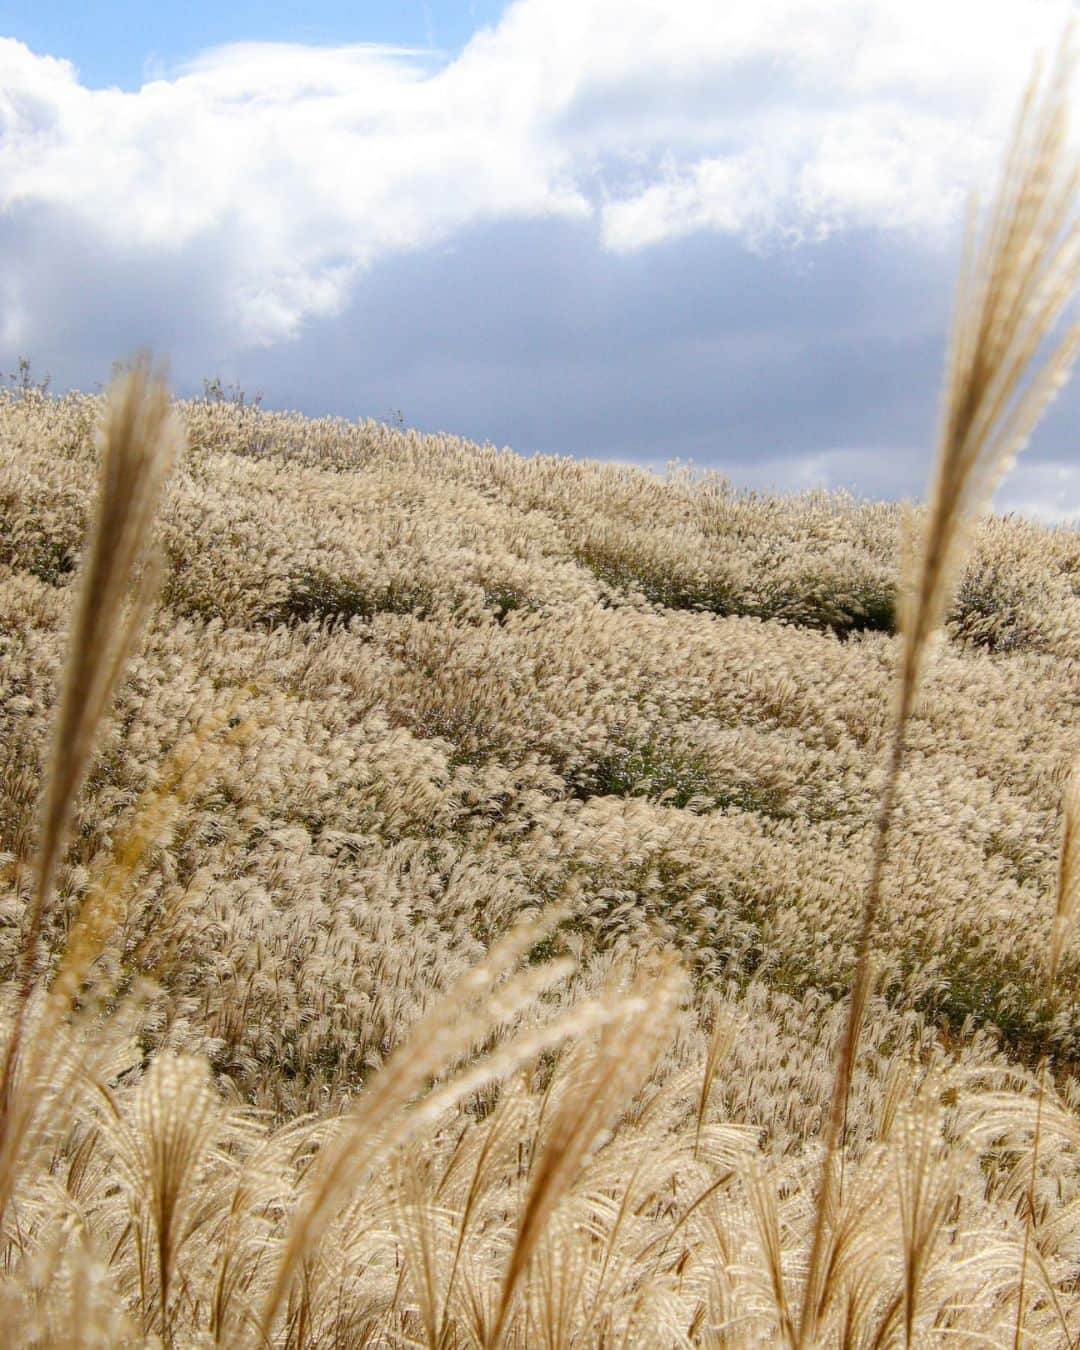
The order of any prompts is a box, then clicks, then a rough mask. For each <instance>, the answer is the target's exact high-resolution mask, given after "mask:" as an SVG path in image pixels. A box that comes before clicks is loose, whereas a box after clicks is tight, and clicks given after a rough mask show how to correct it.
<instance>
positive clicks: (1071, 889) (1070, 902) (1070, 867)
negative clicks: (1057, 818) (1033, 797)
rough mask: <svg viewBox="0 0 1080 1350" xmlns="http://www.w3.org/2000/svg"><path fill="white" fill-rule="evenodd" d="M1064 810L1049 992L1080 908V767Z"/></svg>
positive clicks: (1071, 778)
mask: <svg viewBox="0 0 1080 1350" xmlns="http://www.w3.org/2000/svg"><path fill="white" fill-rule="evenodd" d="M1063 806H1064V810H1063V812H1062V825H1061V851H1060V853H1059V855H1058V885H1057V908H1056V910H1055V913H1054V927H1053V932H1052V934H1051V937H1050V954H1049V958H1048V960H1047V968H1046V982H1047V985H1048V987H1049V989H1050V990H1053V988H1054V986H1055V985H1056V984H1057V977H1058V971H1059V970H1060V968H1061V958H1062V956H1063V955H1064V954H1065V949H1066V947H1067V946H1068V944H1069V939H1070V937H1071V936H1072V931H1073V926H1074V925H1075V923H1076V915H1077V910H1078V908H1080V906H1078V904H1077V902H1078V900H1080V764H1077V765H1074V766H1073V770H1072V772H1071V773H1070V775H1069V781H1068V783H1067V784H1066V787H1065V797H1064V802H1063Z"/></svg>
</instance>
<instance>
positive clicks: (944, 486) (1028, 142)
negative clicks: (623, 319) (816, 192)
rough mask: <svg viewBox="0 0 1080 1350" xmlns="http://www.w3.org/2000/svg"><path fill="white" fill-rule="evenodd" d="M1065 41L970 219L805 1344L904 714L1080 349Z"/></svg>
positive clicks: (802, 1331) (812, 1320)
mask: <svg viewBox="0 0 1080 1350" xmlns="http://www.w3.org/2000/svg"><path fill="white" fill-rule="evenodd" d="M1068 37H1069V35H1068V34H1066V37H1065V39H1063V41H1062V44H1061V48H1060V52H1059V56H1058V61H1057V65H1056V67H1055V70H1054V72H1053V74H1052V76H1051V79H1050V81H1049V85H1048V87H1047V88H1046V90H1045V91H1044V92H1043V95H1042V98H1041V102H1040V100H1039V97H1038V95H1039V88H1040V83H1041V80H1040V70H1039V69H1038V67H1037V68H1036V71H1035V74H1034V75H1033V77H1032V80H1031V83H1030V85H1029V87H1028V90H1027V93H1026V95H1025V98H1024V101H1023V104H1022V106H1021V110H1020V116H1019V118H1018V120H1017V128H1016V133H1015V137H1014V140H1013V143H1012V146H1011V149H1010V152H1009V154H1008V156H1007V158H1006V162H1005V167H1004V171H1003V174H1002V179H1001V186H1000V188H999V191H998V195H997V199H996V201H995V202H994V205H993V208H992V210H991V212H990V219H989V223H988V225H987V228H986V232H985V236H984V238H983V241H982V246H981V248H979V249H976V248H975V246H974V228H973V227H971V228H969V234H968V246H967V251H966V258H965V266H964V270H963V273H962V276H961V282H960V286H959V290H958V295H957V302H956V303H957V308H956V316H955V320H954V328H953V337H952V344H951V348H950V354H949V360H948V368H947V378H946V383H945V395H944V408H943V414H942V424H941V433H940V441H939V446H938V455H937V460H936V468H935V473H934V481H933V487H932V492H931V498H930V505H929V510H928V519H927V523H926V526H925V530H924V532H923V535H922V539H921V544H920V547H919V549H918V550H917V553H916V556H915V566H914V571H913V575H912V576H911V577H910V578H909V580H908V582H907V584H906V585H905V587H904V589H903V593H902V605H901V615H900V618H901V653H900V662H899V670H898V679H897V697H896V707H895V712H894V720H893V729H892V736H891V742H890V749H889V753H888V759H887V764H886V771H885V785H884V788H883V790H882V796H881V801H880V804H879V808H878V815H877V823H876V829H875V841H874V846H873V855H872V860H871V867H870V876H869V880H868V883H867V889H866V895H865V899H864V904H863V913H862V919H861V922H860V928H859V935H858V940H857V947H856V964H855V973H854V977H853V981H852V990H851V999H850V1006H849V1012H848V1021H847V1025H846V1027H845V1030H844V1033H843V1037H842V1039H841V1043H840V1049H839V1054H838V1060H837V1070H836V1079H835V1085H834V1092H833V1101H832V1108H831V1112H830V1118H829V1123H828V1129H827V1138H826V1155H825V1162H824V1165H823V1170H822V1179H821V1185H820V1188H819V1196H818V1201H817V1212H816V1216H815V1224H814V1235H813V1239H812V1243H811V1252H810V1263H809V1271H808V1278H807V1284H806V1293H805V1298H804V1303H803V1310H802V1316H801V1319H800V1328H799V1342H800V1344H806V1343H808V1342H810V1341H812V1340H813V1339H814V1337H815V1335H816V1328H817V1309H818V1308H819V1307H820V1305H821V1302H822V1296H823V1292H824V1291H823V1290H822V1288H821V1281H822V1278H823V1274H824V1271H825V1270H826V1269H827V1268H828V1265H829V1262H828V1259H827V1255H826V1247H827V1245H828V1231H827V1230H828V1225H829V1219H828V1216H829V1214H830V1212H831V1210H832V1208H833V1199H832V1192H833V1189H834V1187H835V1186H836V1184H837V1161H838V1156H837V1155H838V1152H839V1151H840V1149H841V1148H842V1146H843V1138H844V1133H845V1122H846V1114H847V1106H848V1099H849V1095H850V1090H851V1075H852V1070H853V1066H854V1062H855V1056H856V1053H857V1048H858V1042H859V1036H860V1032H861V1029H862V1023H863V1018H864V1015H865V1011H866V1004H867V1001H868V999H869V996H870V992H871V989H872V987H873V941H874V931H875V925H876V921H877V916H878V910H879V908H880V904H881V895H882V882H883V877H884V871H885V863H886V858H887V854H888V847H889V836H890V832H891V828H892V820H893V814H894V810H895V804H896V795H897V791H898V786H899V779H900V773H901V770H902V767H903V763H904V756H905V750H906V736H907V723H908V719H909V717H910V715H911V712H912V710H913V708H914V704H915V698H916V695H917V693H918V689H919V685H920V681H921V675H922V671H923V667H924V664H925V660H926V655H927V650H928V645H929V642H930V639H931V638H932V637H933V635H934V633H935V632H936V631H937V629H938V628H939V627H940V626H941V623H942V621H943V619H944V616H945V612H946V609H947V607H948V604H949V600H950V597H951V595H952V593H953V589H954V587H955V583H956V578H957V574H958V570H959V567H960V565H961V563H962V560H963V556H964V546H965V541H966V538H967V534H968V530H969V525H970V522H971V519H972V518H973V516H974V515H975V514H976V513H977V512H978V511H979V510H981V509H982V508H983V507H985V505H986V504H987V503H988V501H989V497H990V494H991V492H992V490H993V488H994V486H995V484H996V483H997V481H998V479H999V477H1000V475H1001V474H1002V473H1003V472H1004V471H1005V469H1006V468H1007V466H1008V464H1009V462H1010V460H1011V459H1012V457H1013V456H1015V454H1016V453H1017V452H1018V451H1019V450H1020V449H1021V448H1022V447H1023V445H1024V444H1025V443H1026V440H1027V438H1028V436H1029V435H1030V433H1031V431H1032V430H1033V428H1034V426H1035V424H1036V422H1037V421H1038V420H1039V417H1040V416H1041V415H1042V413H1043V411H1044V410H1045V408H1046V407H1047V405H1048V404H1049V402H1050V401H1051V399H1052V398H1053V397H1054V395H1055V394H1056V393H1057V392H1058V390H1059V389H1060V388H1061V386H1062V385H1063V384H1064V383H1065V381H1066V379H1067V378H1068V375H1069V372H1070V370H1071V368H1072V365H1073V362H1074V360H1075V358H1076V355H1077V351H1078V350H1080V320H1074V321H1073V323H1072V324H1071V325H1070V327H1069V328H1068V329H1067V330H1066V332H1065V333H1064V335H1063V336H1061V337H1060V339H1059V341H1058V344H1057V346H1056V347H1055V348H1054V349H1053V351H1052V352H1051V353H1050V355H1049V356H1048V357H1047V358H1046V360H1045V361H1044V363H1043V365H1042V366H1041V368H1038V369H1036V370H1035V371H1034V373H1032V369H1031V368H1032V365H1033V363H1034V361H1035V358H1036V356H1037V354H1038V352H1039V350H1040V348H1041V347H1042V346H1043V344H1044V342H1045V341H1046V339H1047V338H1048V337H1049V335H1050V333H1051V331H1052V330H1053V328H1054V325H1055V324H1056V322H1057V320H1058V318H1059V316H1060V314H1061V312H1062V310H1063V309H1064V308H1065V306H1066V304H1067V303H1068V301H1069V300H1070V299H1071V298H1072V296H1073V294H1074V291H1075V287H1076V281H1077V275H1078V268H1080V224H1078V223H1077V221H1076V220H1075V218H1074V216H1075V207H1076V190H1077V185H1078V183H1080V167H1078V165H1077V164H1076V162H1075V161H1073V160H1071V159H1069V158H1067V156H1066V152H1065V140H1066V133H1067V129H1068V101H1067V93H1068V86H1069V81H1070V77H1071V72H1072V58H1071V54H1070V52H1069V50H1068ZM972 219H974V216H973V217H972ZM1025 381H1026V383H1025Z"/></svg>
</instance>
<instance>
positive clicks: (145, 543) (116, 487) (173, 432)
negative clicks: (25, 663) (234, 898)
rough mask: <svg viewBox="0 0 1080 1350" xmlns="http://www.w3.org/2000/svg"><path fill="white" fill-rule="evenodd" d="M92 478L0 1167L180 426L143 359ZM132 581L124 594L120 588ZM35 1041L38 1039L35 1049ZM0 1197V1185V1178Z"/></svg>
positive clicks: (18, 997) (125, 382)
mask: <svg viewBox="0 0 1080 1350" xmlns="http://www.w3.org/2000/svg"><path fill="white" fill-rule="evenodd" d="M98 442H99V447H100V451H101V476H100V488H99V492H98V498H97V503H96V508H95V515H94V521H93V524H92V526H91V529H90V535H89V542H88V544H87V548H86V554H85V559H86V560H85V563H84V566H83V571H82V577H81V580H80V583H79V590H78V595H77V599H76V602H75V611H74V615H73V618H72V622H71V630H70V637H69V640H68V656H67V660H66V662H65V665H64V685H63V689H62V691H61V695H60V703H59V709H58V712H57V716H56V721H55V732H54V741H53V750H52V757H51V762H50V765H49V770H48V773H47V776H46V779H45V788H44V792H43V798H42V807H41V832H40V843H39V847H38V851H37V858H36V863H35V869H34V878H33V890H32V893H31V900H30V906H29V910H28V913H27V919H26V928H25V932H24V935H23V939H22V944H21V948H20V954H19V960H18V974H17V980H16V991H15V1008H14V1014H13V1019H12V1029H11V1032H10V1033H9V1036H8V1042H7V1046H6V1048H5V1051H4V1059H3V1068H2V1071H0V1174H2V1176H3V1177H4V1178H7V1177H10V1175H11V1172H12V1169H13V1164H14V1158H15V1155H16V1154H17V1152H18V1148H19V1143H20V1139H21V1137H22V1135H23V1134H24V1132H25V1130H26V1128H27V1127H28V1125H29V1119H28V1118H27V1117H26V1114H25V1112H20V1111H17V1110H16V1109H15V1103H14V1094H15V1078H16V1075H17V1072H18V1067H19V1061H20V1056H21V1054H22V1052H23V1050H24V1039H25V1035H26V1028H27V1017H28V1010H29V1007H30V1001H31V995H32V993H33V990H34V985H35V981H36V979H37V975H38V967H39V963H40V956H41V953H40V948H41V937H42V931H43V926H44V922H45V918H46V915H47V913H48V910H49V907H50V905H51V903H52V896H53V891H54V888H55V882H56V874H57V871H58V869H59V866H60V861H61V859H62V857H63V852H64V848H65V847H66V844H67V839H68V834H69V830H70V823H71V817H72V813H73V811H74V806H75V800H76V798H77V796H78V793H79V790H80V788H81V786H82V783H83V780H84V778H85V776H86V772H87V769H88V767H89V764H90V760H91V757H92V755H93V751H94V748H95V745H96V743H97V739H98V734H99V732H100V729H101V724H102V721H103V718H104V716H105V713H106V711H107V709H108V706H109V704H110V702H111V700H112V696H113V694H114V692H115V690H116V688H117V685H118V684H119V681H120V677H121V675H122V674H123V671H124V668H125V665H126V663H127V659H128V657H129V656H130V654H131V652H132V650H133V648H134V646H135V643H136V641H137V639H138V637H139V634H140V633H141V631H142V628H143V625H144V623H145V621H146V618H147V616H148V614H149V612H150V607H151V605H152V603H153V599H154V595H155V593H156V589H157V582H158V568H157V566H156V565H155V563H154V560H153V559H152V558H151V557H150V551H149V546H150V540H151V533H152V529H153V523H154V519H155V516H156V513H157V508H158V503H159V501H160V497H161V492H162V488H163V485H164V483H165V479H166V477H167V475H168V473H169V470H170V468H171V466H172V464H173V462H174V460H175V458H176V456H177V454H178V453H179V450H180V447H181V445H182V442H183V432H182V430H181V427H180V423H179V420H178V418H177V417H176V414H175V413H174V412H173V411H172V409H171V407H170V404H169V395H168V391H167V389H166V388H165V385H164V384H163V382H162V381H161V380H160V379H158V378H157V377H155V376H154V375H153V374H152V373H151V371H150V367H149V364H148V362H146V361H145V360H142V361H140V362H138V363H136V365H135V366H134V367H133V368H132V369H131V370H129V371H128V372H127V373H125V374H124V375H122V376H120V377H119V378H118V379H117V380H116V382H115V383H114V384H113V386H112V388H111V389H110V391H109V394H108V397H107V400H106V406H105V412H104V416H103V419H102V423H101V426H100V427H99V430H98ZM133 583H134V584H135V593H134V597H133V598H131V599H129V597H130V596H131V588H132V584H133ZM39 1053H40V1051H39ZM0 1187H2V1189H0V1200H3V1199H6V1197H7V1195H8V1194H9V1191H10V1187H8V1186H7V1184H6V1181H0Z"/></svg>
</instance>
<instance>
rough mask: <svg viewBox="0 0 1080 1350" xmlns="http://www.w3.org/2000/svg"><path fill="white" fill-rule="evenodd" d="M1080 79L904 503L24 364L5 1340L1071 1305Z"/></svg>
mask: <svg viewBox="0 0 1080 1350" xmlns="http://www.w3.org/2000/svg"><path fill="white" fill-rule="evenodd" d="M1066 77H1067V71H1066V67H1065V65H1064V64H1062V65H1060V66H1059V68H1058V69H1057V71H1056V73H1055V74H1054V76H1053V77H1052V79H1051V81H1050V84H1049V87H1048V90H1047V91H1046V92H1045V93H1044V94H1042V95H1041V98H1040V95H1039V92H1038V86H1037V85H1034V86H1033V92H1032V94H1031V95H1030V96H1029V100H1028V102H1027V104H1026V105H1025V110H1024V113H1023V116H1022V117H1021V120H1020V123H1019V131H1018V133H1017V137H1016V141H1015V144H1014V146H1013V148H1012V150H1011V152H1010V156H1009V158H1008V160H1007V163H1006V167H1005V171H1004V176H1003V180H1002V187H1001V190H1000V192H999V195H998V197H997V199H996V201H995V204H994V206H993V208H992V209H991V211H990V214H989V217H988V224H987V226H986V228H985V231H984V234H983V236H982V240H983V242H982V244H981V245H980V246H979V247H978V248H976V247H975V244H974V238H975V236H974V234H973V236H972V247H971V250H970V253H969V262H968V266H967V269H966V271H965V274H964V277H963V279H962V283H961V288H960V292H959V296H958V301H957V317H956V325H955V332H954V338H953V343H952V347H951V354H950V360H949V368H948V372H947V379H946V387H945V395H944V408H943V417H942V429H941V435H940V443H939V452H938V461H937V470H936V477H935V481H934V486H933V490H932V493H931V497H930V500H929V502H928V504H927V506H926V507H925V508H924V509H922V510H921V511H920V512H918V513H917V514H916V517H915V519H914V522H913V526H912V527H909V525H908V524H905V521H904V518H903V516H902V513H901V512H900V511H899V509H897V508H893V507H889V506H880V505H868V504H861V503H857V502H855V501H852V500H851V499H849V498H846V497H841V496H836V497H833V496H828V495H825V494H809V495H805V496H802V497H797V498H768V497H763V496H760V495H756V494H740V493H737V492H734V491H733V490H732V489H731V488H730V486H729V485H727V484H725V483H724V482H723V481H722V480H720V479H718V478H716V477H714V476H705V477H704V478H699V477H694V476H692V475H689V474H686V473H677V474H672V475H669V476H668V477H667V478H666V479H660V478H657V477H656V476H654V475H649V474H646V473H642V472H638V471H635V470H630V469H624V468H612V467H605V466H600V465H595V464H582V463H577V462H574V461H570V460H558V459H550V458H548V459H542V458H538V459H534V460H529V461H524V460H521V459H519V458H517V457H516V456H513V455H511V454H509V453H501V452H496V451H494V450H493V449H491V448H490V447H477V446H472V445H469V444H467V443H464V442H461V441H457V440H453V439H452V438H448V437H422V436H419V435H417V434H416V433H413V432H405V431H403V430H400V429H389V428H385V427H376V426H374V425H373V424H364V425H358V426H351V425H344V424H341V423H331V422H310V421H305V420H303V419H301V418H298V417H287V416H282V415H280V414H271V413H264V412H262V411H261V410H260V409H259V408H258V407H257V406H250V405H245V404H242V403H241V402H236V401H233V402H230V401H227V400H226V401H222V400H220V399H210V398H208V399H206V400H202V401H199V402H197V403H193V404H188V405H178V406H175V407H174V406H171V405H170V403H169V401H168V399H167V396H166V394H165V390H164V387H163V385H162V384H161V382H160V380H159V379H157V378H156V377H154V376H153V375H152V374H151V372H150V370H149V368H148V367H147V365H146V364H145V363H143V364H138V365H136V366H135V367H134V368H133V369H132V370H131V371H129V372H128V373H127V374H126V375H125V376H123V377H122V378H121V379H120V381H119V382H118V383H117V384H116V385H114V387H113V388H112V389H111V390H110V392H109V394H108V395H107V396H106V398H105V399H104V400H97V399H89V398H83V397H81V396H69V397H67V398H63V399H50V398H48V397H46V396H45V395H44V393H43V392H41V391H36V390H29V391H17V392H9V393H3V392H0V433H2V434H0V505H2V507H3V512H2V516H0V979H2V987H3V997H4V1003H3V1013H4V1023H3V1029H2V1036H3V1040H2V1047H3V1059H2V1061H0V1062H2V1064H3V1073H2V1079H0V1082H2V1092H0V1325H2V1326H3V1327H4V1335H5V1338H6V1341H7V1343H10V1344H19V1345H40V1346H72V1347H75V1346H90V1345H117V1346H122V1345H132V1346H134V1345H143V1344H151V1345H163V1346H188V1345H218V1346H229V1347H240V1346H252V1347H265V1346H278V1347H290V1350H291V1348H292V1347H297V1348H299V1347H314V1346H340V1347H351V1346H372V1347H375V1346H378V1347H390V1346H424V1347H428V1350H465V1348H466V1347H468V1348H469V1350H524V1348H525V1347H529V1348H530V1350H531V1347H534V1346H542V1347H551V1348H552V1350H553V1348H554V1347H557V1346H558V1347H563V1346H566V1347H569V1346H574V1347H594V1348H595V1350H600V1348H601V1347H605V1348H607V1347H612V1346H626V1347H638V1346H640V1347H653V1346H673V1347H674V1346H687V1345H702V1346H715V1347H721V1346H744V1345H747V1346H748V1345H763V1344H780V1345H789V1346H797V1345H811V1344H815V1345H824V1346H860V1347H871V1346H882V1347H884V1346H900V1345H904V1346H913V1345H946V1344H950V1345H987V1344H990V1345H1012V1346H1014V1347H1021V1346H1035V1345H1040V1346H1042V1345H1054V1346H1058V1345H1060V1346H1066V1347H1074V1346H1076V1345H1077V1344H1078V1343H1080V1117H1078V1114H1077V1112H1078V1109H1080V1081H1078V1076H1077V1067H1078V1065H1080V1012H1078V1000H1077V997H1076V995H1077V992H1078V988H1080V979H1078V976H1080V958H1078V953H1077V951H1076V946H1075V941H1074V936H1075V921H1076V915H1077V896H1078V894H1080V865H1078V860H1077V854H1078V849H1080V843H1078V841H1080V823H1078V819H1080V817H1078V812H1080V807H1078V802H1080V789H1078V786H1077V784H1078V781H1080V780H1078V778H1077V772H1076V769H1075V767H1074V766H1075V764H1076V763H1077V762H1078V756H1080V729H1078V727H1077V725H1076V718H1075V712H1076V674H1077V670H1078V661H1080V599H1078V595H1080V580H1078V578H1080V543H1078V540H1077V536H1076V534H1075V533H1074V532H1070V531H1047V530H1043V529H1039V528H1037V527H1035V526H1032V525H1026V524H1023V523H1019V522H1009V521H1001V520H988V521H982V520H979V519H977V517H978V514H979V511H980V509H981V508H982V506H983V505H985V502H986V500H987V499H988V493H989V491H990V489H991V487H992V484H993V482H994V480H995V477H996V475H997V474H998V473H999V472H1000V470H1001V469H1002V467H1003V466H1004V463H1005V461H1006V460H1007V459H1008V457H1009V456H1010V455H1011V454H1012V453H1014V452H1015V450H1016V449H1017V448H1018V447H1019V444H1020V442H1021V441H1022V440H1023V438H1024V437H1025V436H1026V435H1027V434H1028V433H1029V431H1030V430H1031V428H1032V426H1033V425H1034V422H1035V420H1036V418H1037V416H1038V413H1039V412H1040V411H1041V408H1042V407H1043V405H1044V404H1045V402H1046V399H1047V398H1048V397H1049V395H1050V394H1051V393H1052V392H1053V390H1054V389H1055V388H1056V387H1057V385H1058V384H1059V383H1060V382H1061V380H1062V379H1063V378H1064V376H1065V373H1066V372H1067V369H1068V366H1069V364H1070V362H1071V360H1072V357H1073V354H1074V349H1075V347H1076V345H1077V342H1078V341H1080V329H1078V328H1077V327H1076V326H1074V327H1072V328H1070V329H1068V330H1067V332H1066V334H1065V337H1064V338H1063V339H1061V341H1060V345H1059V346H1057V347H1056V348H1053V349H1052V350H1051V352H1050V355H1049V356H1048V357H1047V358H1046V359H1045V363H1044V364H1039V363H1038V361H1037V358H1038V356H1039V353H1040V352H1041V351H1042V349H1043V340H1044V338H1045V337H1046V336H1047V335H1048V333H1049V332H1050V330H1051V328H1052V326H1053V322H1054V320H1055V318H1056V317H1057V316H1058V314H1059V313H1060V311H1061V309H1062V308H1063V306H1064V304H1065V303H1066V301H1067V299H1068V297H1069V296H1070V294H1071V293H1072V290H1073V287H1074V281H1075V271H1076V262H1077V259H1076V256H1075V255H1076V249H1077V246H1078V236H1077V234H1076V232H1075V227H1074V226H1073V224H1072V220H1073V214H1072V213H1073V209H1074V195H1075V194H1074V189H1075V172H1074V171H1073V169H1072V168H1071V167H1070V166H1069V165H1068V164H1067V163H1066V160H1065V157H1064V151H1063V141H1062V137H1063V127H1064V117H1065V92H1066ZM181 441H186V449H185V450H184V453H183V454H179V451H180V447H181ZM174 462H175V468H174V470H173V477H172V480H171V482H170V484H169V487H168V489H167V490H166V488H165V480H166V476H167V475H168V473H169V471H170V467H171V466H173V465H174ZM84 540H85V542H83V541H84ZM905 541H907V542H908V543H909V544H910V548H909V557H908V560H907V562H906V564H905V565H904V566H903V567H901V566H900V565H899V564H898V561H897V559H898V557H899V555H900V552H901V546H902V545H903V544H904V542H905ZM80 551H81V556H82V563H81V567H80V568H79V570H78V571H77V572H76V570H75V559H76V558H77V557H78V556H80ZM159 560H160V561H159ZM159 581H160V591H158V589H157V588H158V583H159ZM155 594H159V595H160V602H159V603H158V605H157V606H156V607H155V605H154V603H153V601H154V596H155ZM894 630H895V631H894Z"/></svg>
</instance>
